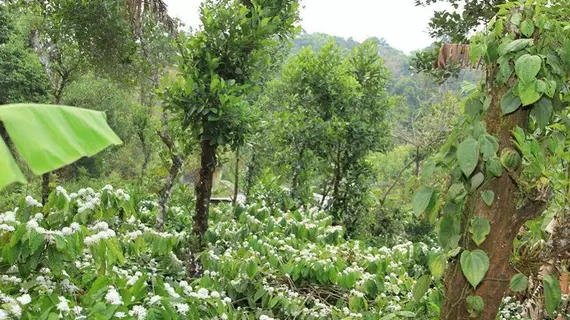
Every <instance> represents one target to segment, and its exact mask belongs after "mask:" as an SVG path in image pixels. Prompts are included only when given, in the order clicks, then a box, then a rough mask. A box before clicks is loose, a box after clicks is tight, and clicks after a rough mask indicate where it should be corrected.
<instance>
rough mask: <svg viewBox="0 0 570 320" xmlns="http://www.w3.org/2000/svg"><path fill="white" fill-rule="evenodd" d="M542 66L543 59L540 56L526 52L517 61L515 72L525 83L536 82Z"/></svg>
mask: <svg viewBox="0 0 570 320" xmlns="http://www.w3.org/2000/svg"><path fill="white" fill-rule="evenodd" d="M540 68H542V59H541V58H540V57H539V56H533V55H530V54H525V55H522V56H520V57H519V58H518V59H517V61H516V62H515V72H516V74H517V77H518V78H519V81H522V82H523V83H531V82H534V81H535V80H536V76H537V75H538V73H539V72H540Z"/></svg>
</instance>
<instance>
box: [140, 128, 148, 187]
mask: <svg viewBox="0 0 570 320" xmlns="http://www.w3.org/2000/svg"><path fill="white" fill-rule="evenodd" d="M137 135H138V137H139V140H140V142H141V148H142V153H143V156H144V160H143V164H142V166H141V173H140V176H139V185H142V183H143V179H144V177H145V175H146V170H147V168H148V164H149V163H150V150H149V148H148V145H147V143H146V137H145V136H144V132H142V131H139V132H137Z"/></svg>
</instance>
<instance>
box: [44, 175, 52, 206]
mask: <svg viewBox="0 0 570 320" xmlns="http://www.w3.org/2000/svg"><path fill="white" fill-rule="evenodd" d="M49 175H50V173H49V172H48V173H44V174H42V204H43V205H44V206H45V205H46V203H47V202H48V198H49V194H50V190H49Z"/></svg>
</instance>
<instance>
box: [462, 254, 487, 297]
mask: <svg viewBox="0 0 570 320" xmlns="http://www.w3.org/2000/svg"><path fill="white" fill-rule="evenodd" d="M460 262H461V270H462V271H463V275H465V277H466V278H467V281H469V283H470V284H471V285H472V286H473V288H476V287H477V285H478V284H479V283H481V281H482V280H483V278H484V277H485V275H486V274H487V271H488V270H489V257H488V256H487V254H486V253H485V252H484V251H482V250H479V249H477V250H473V251H472V252H471V251H469V250H465V251H463V253H462V254H461V260H460Z"/></svg>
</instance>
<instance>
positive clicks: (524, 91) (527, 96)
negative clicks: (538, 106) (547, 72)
mask: <svg viewBox="0 0 570 320" xmlns="http://www.w3.org/2000/svg"><path fill="white" fill-rule="evenodd" d="M536 85H537V81H536V79H534V80H532V81H530V82H528V83H524V82H521V81H519V82H518V83H517V89H518V92H519V98H521V103H522V105H523V106H528V105H531V104H533V103H535V102H537V101H538V99H540V97H541V96H542V94H541V93H540V92H538V90H537V89H536Z"/></svg>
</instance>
